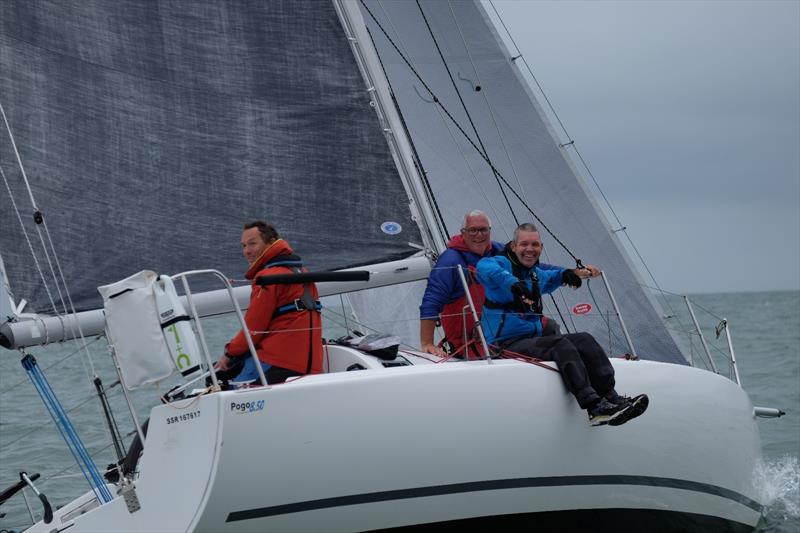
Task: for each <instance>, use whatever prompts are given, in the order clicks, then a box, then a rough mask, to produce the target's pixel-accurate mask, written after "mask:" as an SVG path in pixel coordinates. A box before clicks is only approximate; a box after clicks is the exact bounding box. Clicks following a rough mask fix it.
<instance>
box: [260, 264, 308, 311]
mask: <svg viewBox="0 0 800 533" xmlns="http://www.w3.org/2000/svg"><path fill="white" fill-rule="evenodd" d="M274 266H282V267H286V268H288V269H290V270H292V271H293V272H294V273H295V274H299V273H300V272H302V271H303V260H302V259H300V256H298V255H295V254H286V255H278V256H276V257H273V258H272V259H270V260H269V261H267V262H266V263H264V265H263V266H262V267H261V268H267V267H274ZM321 309H322V304H321V303H320V301H319V300H315V299H314V297H313V296H312V295H311V285H310V284H308V283H304V284H303V296H301V297H300V298H298V299H296V300H293V301H292V302H289V303H286V304H284V305H281V306H279V307H278V308H277V309H275V312H274V313H273V314H272V317H273V318H275V317H276V316H280V315H285V314H286V313H294V312H297V311H317V312H319V311H320V310H321Z"/></svg>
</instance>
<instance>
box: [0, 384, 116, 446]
mask: <svg viewBox="0 0 800 533" xmlns="http://www.w3.org/2000/svg"><path fill="white" fill-rule="evenodd" d="M113 394H114V395H118V394H119V391H114V393H113ZM96 396H97V395H96V394H90V395H89V396H88V397H86V398H84V400H83V401H82V402H80V403H78V404H76V405H74V406H72V407H70V408H69V409H65V410H64V412H65V413H66V414H71V413H72V412H74V411H77V410H78V409H80V408H82V407H83V406H84V405H86V404H87V403H89V402H90V401H92V400H93V399H95V397H96ZM109 397H111V396H109ZM45 410H47V408H46V407H45ZM55 423H56V422H55V420H54V419H52V418H51V419H50V420H49V421H48V422H47V423H46V425H50V424H55ZM43 428H44V425H39V426H37V427H35V428H33V429H32V430H30V431H28V432H27V433H23V434H22V435H20V436H19V437H17V438H16V439H14V440H12V441H9V442H4V443H2V446H0V447H2V448H6V447H8V446H11V445H12V444H16V443H17V442H19V441H21V440H22V439H24V438H25V437H28V436H29V435H32V434H34V433H36V432H37V431H39V430H41V429H43Z"/></svg>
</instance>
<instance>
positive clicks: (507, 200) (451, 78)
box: [416, 0, 519, 226]
mask: <svg viewBox="0 0 800 533" xmlns="http://www.w3.org/2000/svg"><path fill="white" fill-rule="evenodd" d="M416 1H417V7H418V8H419V12H420V14H421V15H422V20H423V21H424V22H425V27H426V28H428V33H429V34H430V36H431V39H432V40H433V45H434V46H435V47H436V51H437V52H438V53H439V57H440V58H441V60H442V64H443V65H444V69H445V70H446V71H447V76H448V77H449V78H450V83H452V84H453V89H454V90H455V91H456V96H458V101H459V102H461V107H462V108H463V109H464V113H465V114H466V115H467V120H468V121H469V124H470V126H472V131H473V132H475V138H476V139H477V140H478V144H480V146H481V150H482V152H481V155H482V156H483V157H484V159H486V160H487V161H489V152H488V151H487V150H486V146H484V144H483V140H482V139H481V136H480V134H479V133H478V128H477V127H476V126H475V122H474V121H473V120H472V115H471V114H470V112H469V109H467V104H466V103H464V99H463V98H462V97H461V91H459V90H458V85H456V80H454V79H453V73H452V72H450V67H449V65H448V64H447V60H446V59H445V58H444V53H442V49H441V48H440V47H439V42H438V41H437V40H436V36H435V35H434V33H433V29H432V28H431V25H430V24H429V23H428V17H426V16H425V11H424V10H423V9H422V4H420V2H419V0H416ZM476 72H477V71H476ZM490 166H491V168H492V173H493V174H494V179H495V181H496V182H497V186H498V187H500V192H501V193H502V194H503V198H504V199H505V201H506V205H508V210H509V211H511V216H512V217H513V218H514V222H515V223H516V224H517V226H519V219H517V214H516V213H515V212H514V208H513V207H512V206H511V201H510V200H509V199H508V195H507V194H506V191H505V189H503V184H502V183H500V179H499V178H498V177H497V169H495V167H494V165H490ZM504 181H505V180H504Z"/></svg>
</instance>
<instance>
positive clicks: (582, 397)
mask: <svg viewBox="0 0 800 533" xmlns="http://www.w3.org/2000/svg"><path fill="white" fill-rule="evenodd" d="M504 348H505V349H507V350H510V351H512V352H517V353H521V354H523V355H527V356H530V357H536V358H537V359H543V360H546V361H555V363H556V366H557V367H558V370H559V371H560V373H561V378H562V379H563V380H564V384H565V385H566V387H567V390H568V391H569V392H571V393H572V394H573V396H575V399H576V400H577V401H578V405H580V406H581V409H589V407H591V406H592V405H594V404H596V403H597V401H598V400H599V399H600V396H598V394H597V392H596V391H595V390H594V389H593V388H592V385H591V382H590V380H589V374H588V372H587V371H586V367H585V366H584V364H583V361H581V356H580V354H579V353H578V350H577V348H576V347H575V346H574V345H573V344H572V343H571V342H570V341H569V340H568V339H567V338H566V337H565V336H564V335H549V336H547V337H525V338H522V339H517V340H514V341H512V342H510V343H508V344H506V345H505V346H504Z"/></svg>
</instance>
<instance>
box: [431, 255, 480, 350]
mask: <svg viewBox="0 0 800 533" xmlns="http://www.w3.org/2000/svg"><path fill="white" fill-rule="evenodd" d="M456 251H457V252H458V253H459V255H460V256H461V258H462V260H463V262H464V265H463V266H464V267H466V270H465V272H464V277H465V278H466V279H467V287H468V288H469V294H470V296H471V297H472V303H473V304H474V305H475V311H476V312H477V313H478V319H479V320H480V316H481V309H483V302H484V300H485V299H486V294H485V292H484V290H483V286H482V285H481V284H480V283H478V279H477V272H476V267H475V265H469V264H467V259H466V257H464V254H463V253H462V252H461V251H459V250H456ZM439 321H440V322H441V324H442V330H443V331H444V340H443V343H447V344H449V350H448V351H449V353H451V354H456V355H458V356H460V357H464V358H465V359H478V358H481V357H482V354H481V352H480V350H479V349H478V344H477V343H476V342H475V341H476V340H477V337H476V332H475V319H473V317H472V310H471V309H470V308H469V300H468V299H467V293H466V292H465V293H464V294H462V295H461V296H460V297H459V298H457V299H456V300H454V301H452V302H450V303H449V304H446V305H445V306H444V307H442V313H441V314H440V315H439Z"/></svg>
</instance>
